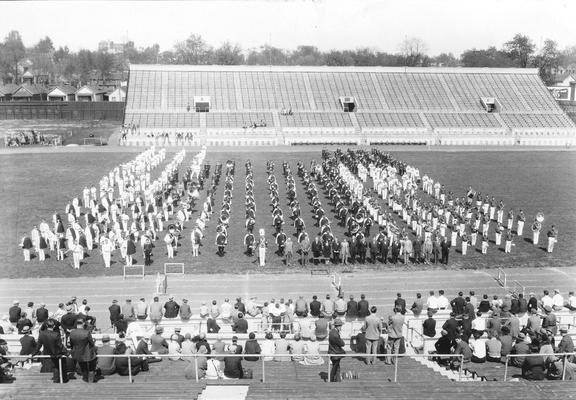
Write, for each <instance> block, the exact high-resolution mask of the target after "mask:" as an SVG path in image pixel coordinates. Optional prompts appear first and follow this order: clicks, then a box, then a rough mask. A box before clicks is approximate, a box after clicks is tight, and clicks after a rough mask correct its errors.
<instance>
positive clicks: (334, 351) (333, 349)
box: [328, 318, 346, 382]
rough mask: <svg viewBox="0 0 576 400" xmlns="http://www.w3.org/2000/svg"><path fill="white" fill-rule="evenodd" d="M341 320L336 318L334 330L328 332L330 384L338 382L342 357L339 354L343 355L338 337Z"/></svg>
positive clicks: (342, 343)
mask: <svg viewBox="0 0 576 400" xmlns="http://www.w3.org/2000/svg"><path fill="white" fill-rule="evenodd" d="M342 325H343V323H342V320H341V319H340V318H336V319H335V320H334V328H332V329H331V330H330V334H329V339H328V354H331V357H330V361H332V368H331V369H330V382H340V380H341V377H340V360H341V359H342V357H340V356H339V354H345V353H346V352H345V351H344V345H345V344H344V341H343V340H342V338H341V337H340V331H341V329H342Z"/></svg>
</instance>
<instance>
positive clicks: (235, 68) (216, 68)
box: [130, 64, 538, 74]
mask: <svg viewBox="0 0 576 400" xmlns="http://www.w3.org/2000/svg"><path fill="white" fill-rule="evenodd" d="M130 70H131V71H163V72H172V71H181V72H187V71H206V72H243V71H246V72H351V73H357V72H380V73H410V74H447V73H448V74H474V73H476V74H487V73H489V74H538V68H421V67H354V66H346V67H329V66H301V65H295V66H284V65H160V64H132V65H130Z"/></svg>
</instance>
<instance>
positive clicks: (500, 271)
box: [496, 268, 508, 289]
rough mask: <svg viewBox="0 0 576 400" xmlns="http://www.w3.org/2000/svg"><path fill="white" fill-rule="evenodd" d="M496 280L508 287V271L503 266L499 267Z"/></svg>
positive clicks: (505, 287)
mask: <svg viewBox="0 0 576 400" xmlns="http://www.w3.org/2000/svg"><path fill="white" fill-rule="evenodd" d="M496 281H497V282H498V283H499V284H500V286H502V287H503V288H504V289H507V288H508V285H507V284H508V282H507V277H506V272H504V270H503V269H502V268H498V275H497V276H496Z"/></svg>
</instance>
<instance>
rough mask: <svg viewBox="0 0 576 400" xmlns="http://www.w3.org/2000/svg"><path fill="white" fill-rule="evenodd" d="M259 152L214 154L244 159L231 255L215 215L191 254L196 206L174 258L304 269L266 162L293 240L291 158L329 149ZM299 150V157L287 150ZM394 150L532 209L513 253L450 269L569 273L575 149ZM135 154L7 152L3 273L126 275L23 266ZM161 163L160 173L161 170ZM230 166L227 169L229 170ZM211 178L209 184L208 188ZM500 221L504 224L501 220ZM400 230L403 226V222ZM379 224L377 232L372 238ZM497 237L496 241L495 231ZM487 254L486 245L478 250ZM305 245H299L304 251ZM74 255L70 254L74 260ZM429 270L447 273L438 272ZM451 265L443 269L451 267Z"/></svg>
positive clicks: (160, 254) (228, 266)
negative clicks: (287, 180) (259, 252)
mask: <svg viewBox="0 0 576 400" xmlns="http://www.w3.org/2000/svg"><path fill="white" fill-rule="evenodd" d="M262 150H263V149H257V151H254V152H248V151H245V149H243V151H239V152H237V151H233V152H232V151H227V150H226V149H214V150H212V149H210V148H209V149H208V153H207V158H206V163H208V164H210V165H211V167H212V168H211V175H210V178H209V179H211V176H212V172H213V169H214V165H215V164H216V162H221V163H222V164H224V165H225V164H226V161H227V160H234V161H236V175H235V185H234V190H233V201H232V215H231V220H230V221H231V222H230V227H229V239H228V242H229V245H228V246H227V248H226V254H225V256H224V257H219V256H218V255H216V247H215V244H214V241H215V233H216V222H215V218H217V217H216V215H215V216H214V218H213V220H212V221H211V222H210V223H209V225H208V226H207V229H206V236H205V238H204V241H203V246H202V247H201V250H200V257H198V258H196V259H193V258H192V257H191V246H190V241H189V240H190V239H189V233H190V229H191V228H192V227H193V224H194V222H193V221H194V220H195V219H196V217H197V215H198V214H199V211H198V210H197V209H196V210H195V211H194V213H193V215H192V218H191V220H190V221H189V222H186V223H185V229H184V231H183V232H182V239H181V240H180V242H179V248H178V252H177V254H176V257H175V259H174V260H173V261H174V262H182V263H184V264H185V266H186V270H187V272H200V273H230V272H231V273H237V272H246V271H250V272H268V271H273V272H280V271H286V270H287V271H299V270H300V267H299V266H298V265H297V263H294V264H295V265H293V266H292V267H290V268H286V267H285V266H284V263H283V259H281V258H280V257H279V256H277V255H275V254H274V252H275V250H276V246H275V244H274V237H273V229H272V218H271V207H270V203H269V196H268V186H267V183H266V172H265V165H266V160H274V161H275V164H276V173H275V174H276V177H277V179H278V182H279V186H280V190H279V193H280V196H281V207H282V208H283V211H284V215H285V218H286V225H285V231H286V233H287V234H294V233H295V229H294V227H293V226H291V224H290V222H291V220H290V219H288V218H287V217H288V216H289V215H290V210H289V207H288V205H287V202H286V197H285V185H284V178H283V176H282V162H288V163H289V164H290V165H291V167H292V171H293V173H294V174H295V175H296V163H297V162H298V161H302V162H303V163H304V164H305V165H306V166H307V167H309V165H310V161H311V160H313V159H316V160H318V161H319V160H320V156H321V150H322V148H321V147H318V148H316V149H306V150H305V151H298V150H297V149H293V148H292V149H286V150H285V151H274V152H264V151H262ZM288 150H290V151H288ZM394 150H395V149H392V154H393V155H394V156H395V157H397V158H398V159H401V160H404V161H406V162H408V163H409V164H411V165H413V166H415V167H418V168H419V169H420V172H421V175H424V174H428V175H429V176H431V177H432V178H434V179H435V180H439V181H440V182H441V183H444V184H445V185H446V188H447V190H452V191H453V192H454V193H455V195H457V196H461V195H463V194H464V193H465V191H466V188H467V187H468V185H471V186H472V187H474V188H475V189H476V190H478V191H480V192H482V193H487V194H490V195H493V196H494V197H495V198H496V200H499V199H503V201H504V203H505V205H506V210H508V208H509V207H513V208H514V210H515V211H518V210H519V209H520V208H522V209H524V211H525V213H526V215H527V218H528V221H527V223H526V229H525V234H524V238H516V239H515V240H514V244H515V246H514V247H513V250H512V253H511V254H505V253H504V252H503V246H501V247H502V248H497V246H495V245H494V243H490V248H489V250H488V254H487V255H482V254H480V252H479V251H469V253H468V254H467V255H466V256H465V257H463V256H462V255H461V254H460V252H459V247H457V248H456V249H454V248H453V249H452V251H451V253H450V262H449V266H448V267H449V268H466V269H468V268H472V269H483V268H494V267H501V266H503V267H529V266H530V267H540V266H543V267H564V266H572V265H574V262H573V260H574V256H575V255H576V250H575V249H574V246H573V244H574V243H575V242H576V213H574V212H573V207H574V204H575V202H574V201H575V200H576V188H575V186H574V185H573V182H576V167H575V166H576V153H575V152H571V151H538V152H529V151H474V152H470V151H449V152H446V151H426V150H422V151H405V150H401V151H394ZM136 154H137V153H136V152H133V151H131V152H124V151H122V150H121V149H119V148H113V147H110V148H109V149H105V148H93V147H88V148H85V147H82V148H78V149H76V150H74V149H67V148H63V149H61V150H59V151H57V152H54V151H51V150H50V149H46V150H38V151H37V152H34V153H31V152H14V153H10V152H9V151H8V152H4V153H3V154H2V155H1V156H0V171H1V173H0V185H1V187H2V191H1V194H0V200H1V201H2V204H3V207H2V208H1V209H0V220H1V221H2V225H3V229H2V230H1V231H0V244H1V245H0V256H1V257H2V260H3V266H2V268H1V269H0V277H9V278H25V277H81V276H96V275H119V274H122V267H121V266H122V263H121V260H120V257H119V251H116V253H114V255H113V261H114V263H113V267H112V268H111V269H110V270H107V271H106V270H104V268H103V262H102V259H101V257H100V255H99V252H98V250H97V249H95V250H92V251H91V252H90V253H89V257H87V258H85V260H84V261H83V264H82V267H81V269H80V270H79V271H74V270H73V269H72V267H71V262H70V260H65V261H56V259H55V255H53V254H52V255H51V256H52V257H50V258H48V259H47V260H46V261H45V262H42V263H41V262H39V261H38V259H37V258H33V259H32V261H31V262H29V263H24V262H23V256H22V252H21V250H20V249H19V247H18V244H19V242H20V238H21V235H22V234H23V233H24V232H29V231H30V229H31V228H32V226H33V225H35V224H39V223H40V221H41V219H42V218H45V219H46V220H47V221H48V222H49V223H51V218H52V214H53V213H54V212H55V211H59V212H60V213H63V210H64V207H65V204H66V202H67V201H68V200H69V199H71V198H72V197H74V196H80V194H81V190H82V189H83V188H84V186H85V185H88V186H91V185H93V184H96V185H97V182H98V181H99V179H100V178H101V177H102V175H103V174H104V173H107V172H108V171H109V170H110V169H112V168H113V167H115V166H116V165H119V164H120V163H122V162H125V161H127V160H130V159H132V158H134V157H135V156H136ZM173 154H174V153H169V154H168V156H167V157H166V162H169V161H170V159H171V158H172V156H173ZM193 154H195V150H189V151H188V155H187V158H186V159H185V160H184V162H183V164H182V170H184V169H185V168H186V167H187V166H188V165H189V162H190V159H191V156H192V155H193ZM248 159H250V160H251V161H252V164H253V168H254V172H255V174H254V177H255V185H254V187H255V197H256V206H257V215H256V228H265V229H266V233H267V236H268V239H269V250H268V258H269V262H268V263H267V267H266V268H265V270H264V271H261V270H260V268H259V267H257V264H256V263H255V258H250V257H248V256H246V255H245V254H243V252H244V246H243V243H242V242H243V237H244V233H245V229H244V210H245V209H244V178H245V171H244V163H245V162H246V160H248ZM161 169H162V166H161V167H160V168H158V169H157V170H156V171H155V172H156V173H159V171H160V170H161ZM224 169H225V168H224ZM295 178H296V183H297V195H298V200H299V201H300V203H301V205H302V214H303V217H304V219H305V222H306V225H307V231H308V232H309V234H311V235H312V236H314V235H316V233H317V230H318V228H317V227H315V226H314V220H313V218H312V212H311V210H312V207H311V206H310V204H309V202H308V198H307V197H306V196H305V192H304V190H303V186H302V183H301V181H300V179H299V178H298V177H297V176H295ZM208 182H209V180H208V181H207V183H208ZM222 193H223V179H222V180H221V183H220V185H219V187H218V189H217V192H216V196H215V202H216V204H215V210H214V211H215V213H218V212H219V207H220V204H221V200H222ZM204 195H205V192H204V193H202V197H201V198H200V201H199V202H198V205H197V208H198V207H200V206H201V204H202V202H203V198H204ZM321 196H322V197H321V199H322V204H323V205H324V207H325V209H326V210H327V213H328V216H329V217H330V218H331V220H332V227H333V231H334V233H335V234H336V235H337V236H338V237H339V238H340V239H343V238H344V228H343V227H341V226H339V225H338V221H337V220H336V219H335V215H334V213H333V212H332V211H331V210H332V208H331V207H330V206H329V205H328V199H327V197H326V195H325V194H324V193H321ZM538 211H543V212H544V214H545V217H546V220H545V222H544V224H543V225H544V227H543V230H542V233H541V239H540V246H539V247H534V246H533V245H532V243H531V231H530V222H531V220H532V218H533V216H534V214H535V213H536V212H538ZM550 224H555V225H556V226H557V227H558V230H559V241H558V243H557V246H556V249H555V251H554V253H553V254H547V253H546V252H545V251H544V246H545V244H546V237H545V234H546V231H547V230H548V228H549V227H550ZM494 225H495V224H494ZM400 226H401V225H400ZM376 229H377V228H374V227H373V230H372V234H373V233H374V231H375V230H376ZM490 239H491V240H493V235H492V234H491V235H490ZM477 247H478V248H479V243H478V245H477ZM295 248H296V249H297V246H295ZM471 250H473V249H471ZM70 259H71V258H70ZM136 261H137V263H142V261H143V260H142V256H141V254H140V252H138V253H137V256H136ZM166 261H167V259H166V250H165V248H164V244H163V242H162V241H161V240H158V241H157V242H156V248H155V249H154V256H153V265H152V267H150V268H149V269H148V270H147V273H154V274H155V273H156V272H157V271H161V270H162V269H163V264H164V262H166ZM422 268H424V267H423V266H414V265H409V266H407V267H404V266H401V265H400V264H399V265H398V266H396V267H392V266H390V265H389V264H388V265H386V266H385V265H382V264H378V263H377V264H375V265H372V264H368V265H364V266H361V265H359V264H356V265H355V269H356V270H375V269H382V270H384V269H411V270H414V269H422ZM427 268H440V267H439V266H431V267H427ZM442 268H444V267H442Z"/></svg>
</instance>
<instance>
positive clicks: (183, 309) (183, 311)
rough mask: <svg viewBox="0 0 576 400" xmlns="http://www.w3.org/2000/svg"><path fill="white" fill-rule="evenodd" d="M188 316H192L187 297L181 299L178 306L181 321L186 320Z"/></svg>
mask: <svg viewBox="0 0 576 400" xmlns="http://www.w3.org/2000/svg"><path fill="white" fill-rule="evenodd" d="M190 317H192V309H191V308H190V304H188V300H187V299H182V305H181V306H180V319H182V321H188V320H189V319H190Z"/></svg>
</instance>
